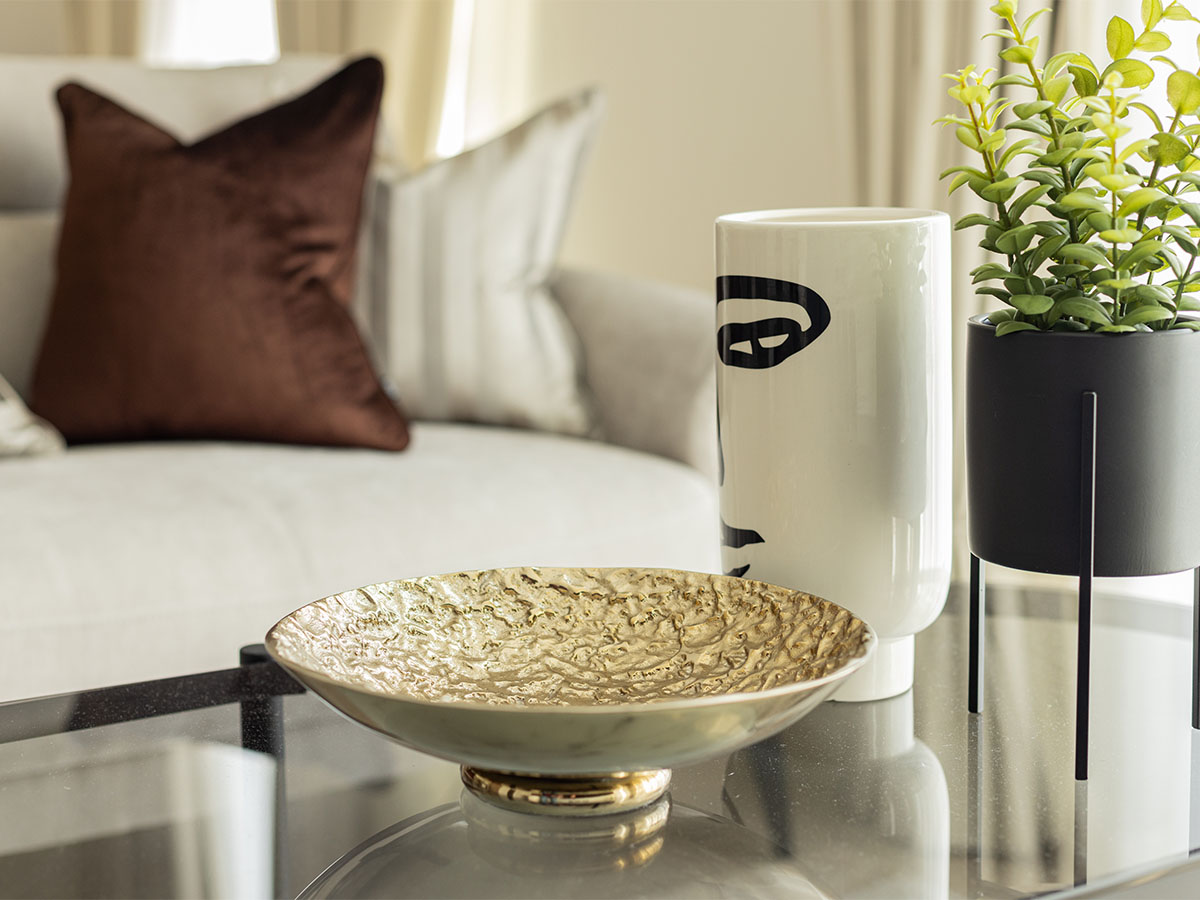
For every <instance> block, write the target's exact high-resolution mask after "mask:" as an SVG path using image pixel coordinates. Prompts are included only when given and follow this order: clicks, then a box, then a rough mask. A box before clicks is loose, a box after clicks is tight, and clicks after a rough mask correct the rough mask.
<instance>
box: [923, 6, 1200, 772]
mask: <svg viewBox="0 0 1200 900" xmlns="http://www.w3.org/2000/svg"><path fill="white" fill-rule="evenodd" d="M991 10H992V12H994V13H995V14H996V15H997V16H999V18H1000V19H1001V20H1002V22H1003V24H1002V26H1001V27H1000V29H999V31H998V32H993V33H992V35H998V36H999V37H1000V38H1001V39H1002V40H1003V41H1004V43H1005V46H1004V48H1003V49H1002V50H1001V51H1000V57H1001V59H1002V60H1003V61H1004V62H1006V63H1008V64H1009V66H1010V70H1009V72H1008V73H1007V74H1004V75H1001V76H999V77H997V76H996V74H995V73H994V72H993V71H992V70H984V71H979V70H977V69H975V68H974V67H971V66H968V67H967V68H965V69H962V70H960V71H959V72H957V73H955V74H954V75H950V76H947V77H949V78H950V79H951V80H952V81H953V85H952V87H951V88H950V94H951V96H952V97H954V99H955V100H957V101H958V103H959V104H960V109H959V110H958V111H957V113H956V114H954V115H950V116H946V117H944V118H943V119H940V120H939V121H940V122H943V123H947V124H949V125H951V126H953V127H954V129H955V133H956V135H957V138H958V140H959V141H961V142H962V143H963V144H965V145H966V146H968V147H969V148H971V149H972V150H974V151H976V152H977V153H978V154H979V160H980V161H979V164H978V165H973V166H956V167H954V168H952V169H950V170H948V171H947V172H945V173H943V175H942V177H943V178H952V179H953V180H952V181H951V184H950V191H951V193H953V192H954V191H955V190H958V189H960V188H963V187H966V188H968V189H969V190H971V191H973V192H974V193H976V194H977V195H978V196H979V197H980V198H982V199H983V200H984V201H986V203H987V204H988V205H989V212H987V213H986V214H984V213H976V214H972V215H968V216H965V217H963V218H962V219H960V220H959V221H958V223H957V224H956V227H958V228H965V227H977V228H980V229H982V231H983V239H982V241H981V242H980V246H982V247H983V248H984V249H985V250H987V251H988V252H989V253H990V254H992V259H991V260H989V261H988V262H986V263H984V264H983V265H981V266H979V267H977V268H976V269H974V270H973V271H972V276H973V278H974V282H975V284H976V285H977V286H978V287H977V288H976V289H977V291H978V292H979V293H980V294H984V295H989V296H991V297H994V298H995V299H997V300H999V301H1000V302H1001V304H1002V305H1001V308H1000V309H998V310H996V311H994V312H990V313H987V314H986V315H983V316H976V317H974V318H972V319H971V320H970V322H969V323H968V334H967V420H966V437H967V499H968V536H969V542H970V547H971V553H972V591H971V623H970V636H971V646H970V689H969V701H968V708H969V709H970V710H971V711H973V712H978V711H979V710H980V709H981V707H982V690H981V687H982V685H981V677H980V668H981V659H982V656H981V653H980V649H979V648H980V640H981V629H982V609H981V606H982V569H981V567H980V565H979V560H980V559H982V560H988V561H991V562H995V563H999V564H1001V565H1006V566H1010V567H1013V568H1020V569H1025V570H1032V571H1037V572H1049V573H1057V574H1065V575H1078V576H1079V577H1080V588H1079V596H1080V606H1079V620H1080V632H1079V634H1080V637H1079V657H1078V681H1077V710H1076V717H1077V725H1076V777H1077V778H1086V777H1087V708H1088V684H1089V677H1088V675H1089V665H1090V663H1089V643H1090V637H1089V635H1090V616H1091V579H1092V576H1093V575H1111V576H1132V575H1157V574H1163V573H1166V572H1176V571H1181V570H1184V569H1190V568H1195V567H1197V566H1200V527H1198V526H1200V477H1197V475H1196V474H1195V473H1194V472H1193V471H1192V467H1193V460H1194V459H1196V458H1197V454H1198V453H1200V335H1197V334H1196V333H1195V332H1196V331H1197V330H1200V322H1197V321H1195V320H1193V319H1191V318H1189V317H1188V315H1187V312H1188V311H1189V310H1196V309H1200V293H1197V292H1198V291H1200V266H1198V265H1197V256H1198V254H1200V247H1198V244H1197V242H1198V240H1200V195H1197V194H1196V191H1198V190H1200V151H1198V149H1197V143H1198V140H1200V116H1198V115H1197V113H1198V111H1200V77H1198V76H1197V75H1196V74H1195V73H1194V71H1190V70H1188V69H1186V68H1181V67H1179V66H1178V65H1176V62H1175V61H1174V60H1173V59H1172V58H1171V57H1169V56H1167V55H1165V53H1166V51H1169V50H1170V49H1171V40H1170V38H1169V37H1168V36H1167V35H1166V34H1165V33H1164V32H1163V31H1161V30H1160V29H1159V27H1158V26H1159V25H1160V23H1162V22H1163V20H1171V19H1173V20H1189V21H1200V20H1196V19H1195V18H1194V17H1193V15H1192V13H1191V12H1190V11H1189V10H1188V9H1187V8H1186V7H1185V6H1184V5H1183V4H1181V3H1179V2H1172V3H1170V5H1167V6H1164V5H1163V3H1162V2H1161V0H1143V2H1142V6H1141V27H1140V28H1135V27H1134V26H1133V25H1132V24H1130V23H1129V22H1127V21H1125V20H1124V19H1122V18H1120V17H1114V18H1113V19H1112V20H1111V21H1110V22H1109V24H1108V28H1107V32H1106V39H1107V50H1108V57H1109V59H1108V60H1107V61H1106V62H1105V64H1104V65H1103V67H1101V66H1099V65H1097V64H1096V63H1094V62H1093V61H1092V60H1091V59H1090V58H1088V57H1087V56H1086V55H1085V54H1083V53H1078V52H1065V53H1058V54H1055V55H1053V56H1051V57H1049V59H1046V60H1045V62H1044V63H1041V64H1040V65H1039V62H1038V59H1039V56H1038V43H1039V38H1038V36H1036V35H1034V34H1032V31H1031V30H1032V26H1033V25H1034V23H1035V21H1036V20H1037V18H1038V17H1039V16H1040V15H1041V14H1042V13H1044V12H1045V10H1044V9H1041V10H1038V11H1037V12H1035V13H1033V15H1031V16H1029V17H1028V18H1024V19H1021V18H1020V17H1019V16H1018V10H1017V3H1016V0H1001V2H998V3H996V4H995V5H994V6H992V7H991ZM1159 76H1165V87H1166V107H1165V108H1163V109H1162V110H1161V112H1160V111H1156V110H1155V109H1154V108H1153V107H1152V106H1151V105H1149V104H1148V103H1147V102H1145V100H1144V98H1143V96H1142V92H1143V90H1144V89H1145V88H1147V87H1148V86H1150V85H1151V84H1152V83H1153V82H1154V81H1155V79H1156V77H1159ZM1001 88H1004V89H1005V90H1008V91H1011V92H1012V93H1013V94H1016V95H1019V96H1016V97H1012V98H1010V97H1007V96H1002V95H1001V91H1000V89H1001ZM1138 124H1141V125H1142V126H1143V128H1144V131H1145V135H1144V136H1139V135H1138V133H1137V132H1136V131H1135V128H1134V126H1135V125H1138ZM1198 614H1200V605H1198ZM1194 676H1195V677H1194V690H1193V726H1194V727H1200V689H1197V686H1200V668H1198V669H1197V670H1196V671H1195V673H1194Z"/></svg>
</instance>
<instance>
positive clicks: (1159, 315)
mask: <svg viewBox="0 0 1200 900" xmlns="http://www.w3.org/2000/svg"><path fill="white" fill-rule="evenodd" d="M1174 317H1175V314H1174V313H1172V312H1171V311H1170V310H1169V309H1163V308H1162V307H1161V306H1139V307H1138V308H1137V309H1135V310H1133V311H1132V312H1129V313H1126V314H1125V315H1123V316H1121V320H1120V321H1119V322H1118V323H1117V324H1118V325H1142V324H1149V323H1150V322H1162V321H1164V320H1166V319H1172V318H1174Z"/></svg>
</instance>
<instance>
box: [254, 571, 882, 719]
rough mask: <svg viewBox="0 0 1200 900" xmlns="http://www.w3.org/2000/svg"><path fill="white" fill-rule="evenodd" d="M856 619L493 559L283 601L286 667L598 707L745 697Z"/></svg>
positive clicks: (705, 585)
mask: <svg viewBox="0 0 1200 900" xmlns="http://www.w3.org/2000/svg"><path fill="white" fill-rule="evenodd" d="M871 640H872V635H871V631H870V629H869V628H868V627H867V625H866V624H865V623H864V622H863V621H862V620H861V619H858V618H857V617H855V616H854V615H852V614H851V613H850V612H848V611H847V610H845V609H843V608H842V607H840V606H838V605H836V604H834V603H831V602H829V601H827V600H822V599H821V598H819V597H814V596H812V595H810V594H805V593H802V592H800V591H793V590H788V589H785V588H780V587H775V586H772V585H767V584H763V583H761V582H756V581H750V580H746V579H741V578H733V577H728V576H723V575H706V574H700V573H694V572H681V571H676V570H670V569H551V568H522V569H495V570H488V571H481V572H462V573H457V574H453V575H438V576H429V577H425V578H416V579H412V580H405V581H391V582H385V583H382V584H375V585H370V586H368V587H364V588H358V589H356V590H352V591H346V592H345V593H341V594H336V595H334V596H332V597H326V598H325V599H323V600H318V601H317V602H315V603H311V604H309V605H308V606H305V607H304V608H302V609H299V610H297V611H296V612H294V613H292V614H291V615H290V616H288V617H287V618H285V619H284V620H283V621H281V622H280V623H279V624H277V625H276V626H275V627H274V628H273V629H272V630H271V633H270V634H269V635H268V643H269V644H270V645H271V648H272V651H273V652H274V653H276V654H277V655H278V656H279V657H280V658H281V659H283V660H284V661H286V662H288V663H290V664H292V665H294V666H299V667H301V668H303V669H306V670H308V671H310V672H315V673H317V674H319V675H321V676H323V677H325V678H328V679H331V680H333V681H336V682H340V683H342V684H346V685H349V686H353V687H356V688H360V689H364V690H368V691H372V692H376V693H382V694H387V695H392V696H402V697H408V698H413V699H417V700H425V701H431V702H437V703H444V702H452V703H453V702H470V703H483V704H500V705H518V706H556V707H562V706H603V705H613V704H625V703H645V702H656V701H669V700H682V699H687V698H697V697H705V696H714V695H727V694H733V693H753V692H760V691H766V690H770V689H772V688H780V687H784V686H786V685H791V684H796V683H798V682H810V681H813V680H815V679H819V678H823V677H824V676H827V675H831V674H833V673H835V672H837V671H838V670H839V669H841V668H842V667H843V666H845V665H847V664H848V663H850V662H851V661H852V660H854V659H856V658H859V657H862V656H863V655H865V653H866V652H867V650H868V645H869V643H870V641H871Z"/></svg>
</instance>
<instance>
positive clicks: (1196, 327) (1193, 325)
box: [1170, 320, 1200, 331]
mask: <svg viewBox="0 0 1200 900" xmlns="http://www.w3.org/2000/svg"><path fill="white" fill-rule="evenodd" d="M1184 329H1187V330H1188V331H1200V322H1188V321H1186V320H1185V321H1181V322H1176V323H1175V324H1174V325H1172V326H1171V329H1170V330H1171V331H1183V330H1184Z"/></svg>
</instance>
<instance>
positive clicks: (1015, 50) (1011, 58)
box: [1000, 44, 1033, 66]
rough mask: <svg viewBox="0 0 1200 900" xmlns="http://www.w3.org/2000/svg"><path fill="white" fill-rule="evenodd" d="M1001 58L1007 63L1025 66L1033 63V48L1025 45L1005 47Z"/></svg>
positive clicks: (1001, 52)
mask: <svg viewBox="0 0 1200 900" xmlns="http://www.w3.org/2000/svg"><path fill="white" fill-rule="evenodd" d="M1000 58H1001V59H1002V60H1004V61H1005V62H1010V63H1017V64H1018V65H1022V66H1023V65H1025V64H1026V63H1031V62H1033V48H1032V47H1028V46H1025V45H1024V44H1016V45H1014V46H1012V47H1005V48H1004V49H1003V50H1001V51H1000Z"/></svg>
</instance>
